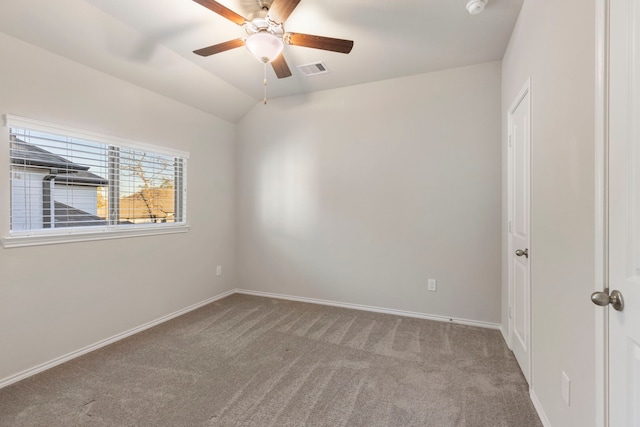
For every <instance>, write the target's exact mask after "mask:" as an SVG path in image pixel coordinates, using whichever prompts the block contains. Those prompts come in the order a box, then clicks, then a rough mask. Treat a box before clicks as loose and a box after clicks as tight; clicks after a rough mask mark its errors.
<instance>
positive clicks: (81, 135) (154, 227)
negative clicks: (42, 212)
mask: <svg viewBox="0 0 640 427" xmlns="http://www.w3.org/2000/svg"><path fill="white" fill-rule="evenodd" d="M10 127H12V128H20V129H30V130H36V131H40V132H45V133H50V134H55V135H63V136H68V137H71V138H78V139H84V140H89V141H94V142H97V143H102V144H106V145H110V146H116V147H121V148H128V149H135V150H142V151H149V152H153V153H157V154H162V155H167V156H172V157H179V158H181V159H183V161H184V165H183V175H182V177H181V179H182V192H183V194H182V198H181V199H182V204H183V215H184V219H183V221H182V222H179V223H162V224H154V223H151V224H135V225H118V226H113V225H111V226H91V227H71V228H62V229H60V228H57V229H38V230H30V231H18V232H16V231H11V230H10V227H9V224H8V221H3V227H2V228H3V229H4V230H3V234H4V236H3V237H1V238H0V243H1V244H2V246H3V247H4V248H15V247H24V246H39V245H49V244H59V243H70V242H84V241H92V240H107V239H119V238H125V237H138V236H153V235H159V234H175V233H186V232H187V231H189V229H190V226H189V225H188V223H187V218H186V212H187V209H186V207H187V162H188V159H189V153H188V152H185V151H181V150H176V149H172V148H166V147H159V146H156V145H151V144H145V143H141V142H137V141H131V140H127V139H123V138H118V137H113V136H108V135H103V134H100V133H95V132H90V131H84V130H80V129H75V128H71V127H68V126H64V125H58V124H52V123H47V122H43V121H39V120H33V119H29V118H24V117H19V116H14V115H9V114H6V115H4V129H3V132H2V136H3V137H4V138H3V140H4V141H5V142H4V146H5V147H4V150H5V152H6V153H7V157H6V160H5V161H6V163H7V166H9V163H10V161H11V160H10V159H11V155H10V148H9V147H10V144H9V143H8V141H9V128H10ZM0 170H4V168H0ZM8 178H9V174H4V176H3V177H2V178H1V179H3V180H8ZM3 187H5V186H4V185H3ZM5 188H6V187H5ZM0 206H7V207H8V209H7V208H5V210H6V212H3V213H2V215H0V217H1V216H4V215H9V214H10V211H11V209H12V207H11V203H10V201H9V196H8V194H7V195H6V196H4V197H3V200H2V203H0Z"/></svg>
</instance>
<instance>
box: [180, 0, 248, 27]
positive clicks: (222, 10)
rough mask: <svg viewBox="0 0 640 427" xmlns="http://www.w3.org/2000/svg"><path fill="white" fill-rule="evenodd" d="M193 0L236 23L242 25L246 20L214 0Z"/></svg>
mask: <svg viewBox="0 0 640 427" xmlns="http://www.w3.org/2000/svg"><path fill="white" fill-rule="evenodd" d="M193 1H195V2H196V3H198V4H201V5H202V6H204V7H206V8H207V9H209V10H212V11H213V12H215V13H217V14H218V15H220V16H222V17H223V18H227V19H228V20H229V21H231V22H234V23H236V24H238V25H244V23H245V22H247V20H246V19H244V17H242V16H240V15H238V14H237V13H235V12H234V11H233V10H231V9H229V8H227V7H225V6H223V5H221V4H220V3H218V2H217V1H214V0H193Z"/></svg>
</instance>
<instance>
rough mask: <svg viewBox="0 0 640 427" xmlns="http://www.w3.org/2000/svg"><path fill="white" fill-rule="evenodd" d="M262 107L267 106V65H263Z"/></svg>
mask: <svg viewBox="0 0 640 427" xmlns="http://www.w3.org/2000/svg"><path fill="white" fill-rule="evenodd" d="M264 105H267V63H266V62H265V63H264Z"/></svg>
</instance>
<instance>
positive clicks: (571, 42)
mask: <svg viewBox="0 0 640 427" xmlns="http://www.w3.org/2000/svg"><path fill="white" fill-rule="evenodd" d="M594 11H595V5H594V2H593V0H589V1H584V0H566V1H560V2H557V1H555V2H550V1H537V0H525V2H524V6H523V8H522V11H521V13H520V17H519V20H518V23H517V25H516V27H515V30H514V33H513V35H512V38H511V42H510V44H509V47H508V49H507V52H506V54H505V57H504V60H503V69H502V75H503V84H502V93H503V99H502V116H503V119H504V120H505V122H504V126H503V129H506V117H507V111H508V108H509V106H510V105H511V104H512V102H513V100H514V98H515V96H516V94H517V92H518V91H519V90H520V88H521V87H522V85H523V84H524V82H525V80H526V79H527V78H529V76H531V102H532V121H531V135H532V137H531V138H532V139H531V145H532V176H531V186H532V188H531V189H532V191H531V236H532V237H531V248H530V253H531V258H530V262H531V289H532V307H533V308H532V331H533V332H532V338H533V343H532V345H533V377H532V386H533V393H534V394H535V396H536V397H537V399H538V400H539V402H540V406H541V408H542V410H543V412H544V414H545V415H546V417H547V418H548V420H549V422H550V423H551V425H553V426H563V427H564V426H567V427H569V426H580V427H582V426H593V425H595V418H596V417H595V396H596V394H595V391H594V390H595V373H594V372H595V360H594V359H595V347H594V345H595V336H594V333H595V332H594V328H595V308H594V306H593V305H592V304H591V302H590V301H589V294H590V293H591V292H592V290H593V288H594V277H595V270H594V259H595V219H594V212H595V206H594V194H595V184H594V170H595V163H594V150H595V146H594V144H595V137H594V129H595V124H594V120H595V115H594V114H595V113H594V112H595V12H594ZM503 136H504V138H503V140H504V142H503V144H504V145H503V147H504V148H503V152H504V153H506V135H503ZM505 158H506V157H505ZM505 165H506V162H505ZM504 177H505V179H506V174H504ZM505 188H506V183H505ZM504 200H505V201H506V192H505V193H504ZM505 207H506V203H505ZM504 218H505V223H504V224H503V230H506V211H505V215H504ZM504 239H505V240H504V245H505V246H504V247H505V248H506V235H505V236H504ZM503 278H504V279H503V298H502V300H503V319H504V321H505V322H506V319H507V316H506V304H507V298H506V292H507V291H506V286H507V282H506V265H505V266H504V272H503ZM562 371H565V372H566V373H567V375H568V376H569V378H570V380H571V406H570V407H568V406H567V405H565V403H564V401H563V399H562V397H561V373H562Z"/></svg>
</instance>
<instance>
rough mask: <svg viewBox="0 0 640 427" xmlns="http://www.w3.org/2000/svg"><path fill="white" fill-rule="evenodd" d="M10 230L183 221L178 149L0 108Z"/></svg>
mask: <svg viewBox="0 0 640 427" xmlns="http://www.w3.org/2000/svg"><path fill="white" fill-rule="evenodd" d="M6 125H7V127H8V130H9V149H10V150H9V151H10V167H9V173H10V187H11V192H10V206H11V209H10V235H11V236H34V235H35V236H38V235H52V234H53V235H55V234H71V233H87V232H99V233H105V232H107V233H108V232H110V231H116V230H117V231H118V232H121V231H123V230H139V229H142V228H144V229H146V230H149V229H162V228H171V227H176V226H180V225H182V226H184V225H186V163H187V158H188V155H187V154H186V153H182V152H176V151H173V150H166V149H162V148H159V147H153V146H149V145H143V144H139V143H135V142H131V141H126V140H122V139H116V138H111V137H107V136H103V135H98V134H93V133H88V132H83V131H78V130H74V129H70V128H63V127H60V126H56V125H49V124H46V123H42V122H36V121H31V120H29V119H22V118H16V117H13V116H6Z"/></svg>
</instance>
